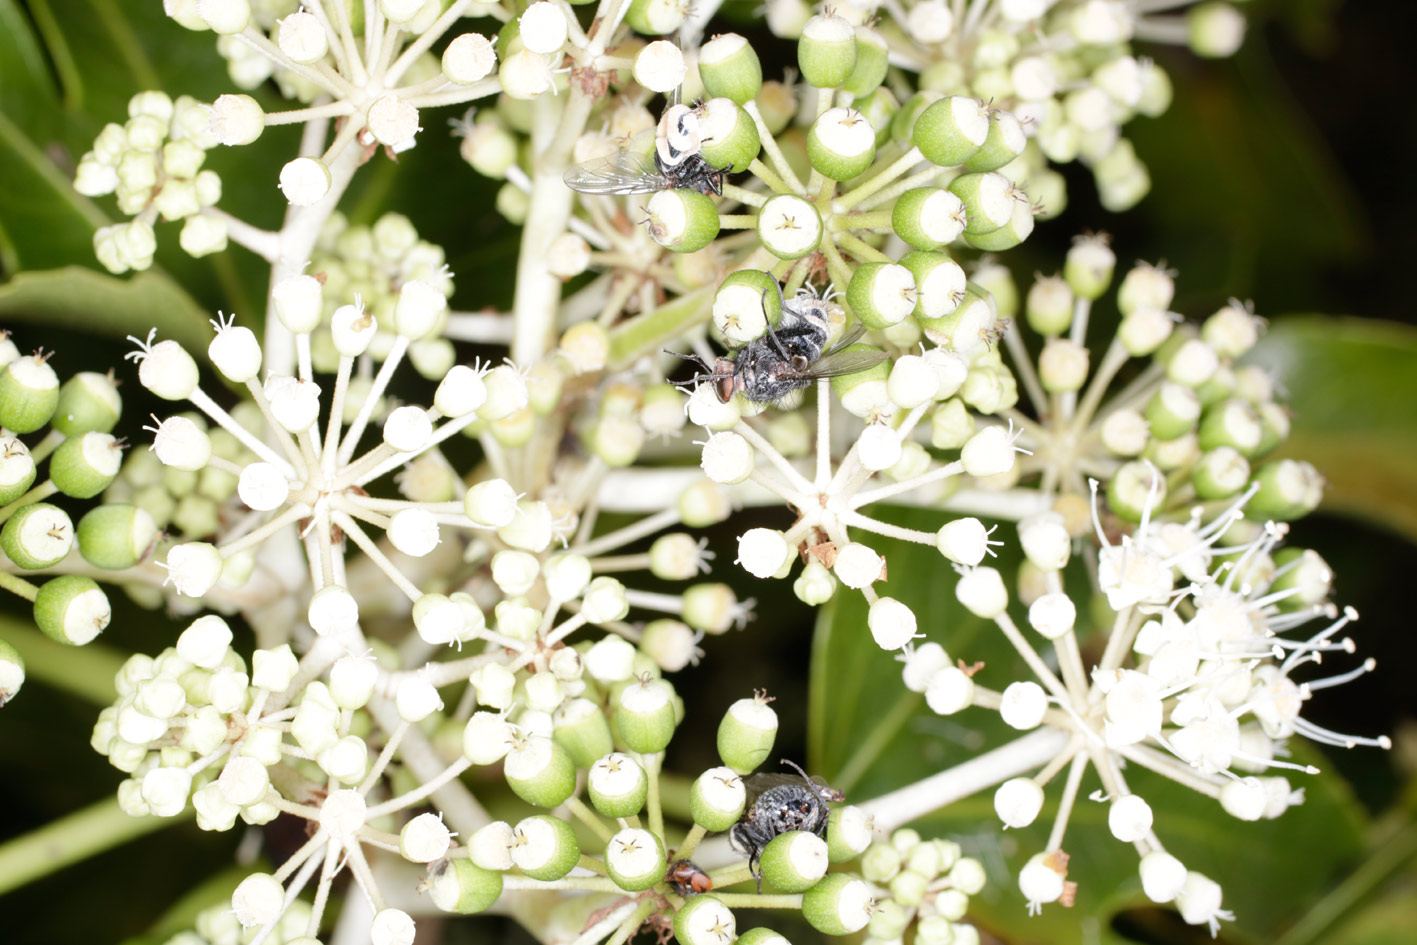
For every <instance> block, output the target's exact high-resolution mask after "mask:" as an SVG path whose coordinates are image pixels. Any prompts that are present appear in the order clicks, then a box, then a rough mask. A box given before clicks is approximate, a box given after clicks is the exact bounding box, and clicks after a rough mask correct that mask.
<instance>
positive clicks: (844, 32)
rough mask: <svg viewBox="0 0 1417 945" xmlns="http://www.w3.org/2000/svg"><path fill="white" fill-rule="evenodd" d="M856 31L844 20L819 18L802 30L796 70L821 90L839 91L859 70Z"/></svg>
mask: <svg viewBox="0 0 1417 945" xmlns="http://www.w3.org/2000/svg"><path fill="white" fill-rule="evenodd" d="M855 32H856V31H855V28H854V27H852V25H851V24H850V23H849V22H848V21H847V20H845V19H844V18H842V17H839V16H835V15H833V14H830V13H827V14H819V15H817V16H814V17H812V18H811V19H810V20H808V21H807V23H806V25H805V26H803V27H802V36H801V38H799V39H798V40H797V68H798V69H799V70H800V71H801V72H802V78H803V79H804V80H805V81H806V82H807V83H808V84H809V85H815V86H816V87H817V88H819V89H830V88H836V87H837V86H839V85H842V84H843V83H845V82H846V80H847V78H848V77H849V76H850V75H851V71H852V70H853V69H854V68H855V67H856V36H855Z"/></svg>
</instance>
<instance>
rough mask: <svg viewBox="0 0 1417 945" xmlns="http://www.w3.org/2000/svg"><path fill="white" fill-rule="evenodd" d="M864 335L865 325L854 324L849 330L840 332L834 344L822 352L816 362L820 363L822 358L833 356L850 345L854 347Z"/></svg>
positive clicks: (860, 323)
mask: <svg viewBox="0 0 1417 945" xmlns="http://www.w3.org/2000/svg"><path fill="white" fill-rule="evenodd" d="M864 334H866V325H865V324H864V323H862V322H856V323H855V324H853V325H852V326H851V327H850V328H848V329H846V331H844V332H842V333H841V337H840V338H838V339H837V340H836V344H834V345H832V346H831V347H830V348H828V349H827V350H825V351H823V352H822V357H821V358H818V359H817V360H818V361H821V360H822V359H823V358H827V357H829V356H831V355H833V354H836V353H837V352H838V351H840V350H841V349H842V348H847V347H850V346H851V345H854V344H855V343H856V341H857V340H858V339H859V338H860V337H861V336H862V335H864Z"/></svg>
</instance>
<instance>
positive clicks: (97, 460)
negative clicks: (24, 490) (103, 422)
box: [49, 432, 123, 499]
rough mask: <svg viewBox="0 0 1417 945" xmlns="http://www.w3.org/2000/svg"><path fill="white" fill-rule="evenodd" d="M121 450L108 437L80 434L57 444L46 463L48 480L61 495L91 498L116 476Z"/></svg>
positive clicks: (106, 486)
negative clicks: (57, 446) (47, 464)
mask: <svg viewBox="0 0 1417 945" xmlns="http://www.w3.org/2000/svg"><path fill="white" fill-rule="evenodd" d="M122 465H123V448H122V447H121V446H119V445H118V441H117V440H115V439H114V438H113V437H112V436H111V435H110V434H107V433H98V432H90V433H84V434H81V435H80V436H77V437H74V438H72V439H68V440H65V441H64V442H63V443H61V444H59V448H58V449H56V450H55V451H54V455H53V457H51V458H50V460H49V479H50V481H51V482H53V483H54V485H55V486H56V487H57V488H58V489H59V491H60V492H62V493H63V494H64V495H67V496H70V497H72V498H75V499H92V498H93V497H94V496H96V495H98V494H99V493H100V492H102V491H103V490H104V489H107V488H108V486H109V484H111V483H112V482H113V480H114V479H115V478H117V476H118V470H119V468H120V467H121V466H122Z"/></svg>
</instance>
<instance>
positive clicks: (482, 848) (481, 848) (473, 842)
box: [467, 820, 515, 872]
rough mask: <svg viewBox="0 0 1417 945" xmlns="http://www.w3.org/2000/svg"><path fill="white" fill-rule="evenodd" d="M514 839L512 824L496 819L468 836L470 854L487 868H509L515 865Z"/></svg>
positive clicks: (474, 860)
mask: <svg viewBox="0 0 1417 945" xmlns="http://www.w3.org/2000/svg"><path fill="white" fill-rule="evenodd" d="M514 841H515V837H514V835H513V833H512V826H511V824H509V823H507V822H506V821H504V820H496V821H493V822H492V823H490V824H488V825H487V826H486V827H483V828H482V829H480V830H478V831H477V832H476V833H474V834H473V835H472V836H471V837H470V838H468V844H467V845H468V854H469V856H470V857H471V859H472V862H474V863H476V864H477V865H478V866H480V867H482V868H483V869H485V870H496V871H498V872H501V871H505V870H509V869H511V868H512V866H513V863H512V853H511V850H512V844H513V842H514Z"/></svg>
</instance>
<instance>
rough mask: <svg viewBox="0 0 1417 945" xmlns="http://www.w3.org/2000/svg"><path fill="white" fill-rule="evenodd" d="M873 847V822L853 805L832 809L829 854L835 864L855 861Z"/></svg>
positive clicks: (828, 822)
mask: <svg viewBox="0 0 1417 945" xmlns="http://www.w3.org/2000/svg"><path fill="white" fill-rule="evenodd" d="M870 845H871V820H870V818H869V817H867V816H866V813H865V811H863V810H862V809H861V808H859V807H855V806H853V805H851V804H845V805H842V806H839V807H834V808H832V812H831V816H830V817H829V818H828V819H827V852H828V854H829V855H830V857H831V861H832V862H833V863H845V862H847V861H849V860H854V859H856V858H857V857H858V856H860V855H861V854H862V853H864V852H865V851H866V849H867V847H869V846H870Z"/></svg>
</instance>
